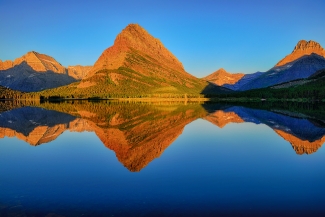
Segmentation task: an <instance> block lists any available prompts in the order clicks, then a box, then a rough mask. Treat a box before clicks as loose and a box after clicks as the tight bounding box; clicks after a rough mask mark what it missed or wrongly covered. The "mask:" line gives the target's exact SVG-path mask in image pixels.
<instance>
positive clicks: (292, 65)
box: [224, 40, 325, 91]
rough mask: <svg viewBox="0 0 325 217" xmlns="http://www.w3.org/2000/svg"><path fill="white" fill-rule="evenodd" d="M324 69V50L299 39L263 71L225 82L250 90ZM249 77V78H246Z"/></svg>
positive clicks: (306, 75) (234, 88)
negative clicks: (271, 66) (268, 68)
mask: <svg viewBox="0 0 325 217" xmlns="http://www.w3.org/2000/svg"><path fill="white" fill-rule="evenodd" d="M320 69H325V51H324V49H323V48H322V47H321V45H320V44H319V43H317V42H314V41H309V42H307V41H305V40H301V41H299V42H298V44H297V45H296V46H295V48H294V50H293V51H292V53H291V54H289V55H288V56H286V57H285V58H283V59H282V60H281V61H279V62H278V63H277V64H276V65H275V66H274V67H273V68H271V69H270V70H269V71H267V72H264V73H260V72H259V73H254V74H250V75H245V76H243V77H242V78H241V79H240V80H238V82H236V83H235V84H232V85H229V84H226V85H224V87H227V88H229V89H232V90H240V91H245V90H250V89H258V88H264V87H269V86H273V85H277V84H281V83H284V82H289V81H293V80H297V79H303V78H308V77H309V76H311V75H312V74H314V73H315V72H316V71H318V70H320ZM248 77H250V79H247V78H248Z"/></svg>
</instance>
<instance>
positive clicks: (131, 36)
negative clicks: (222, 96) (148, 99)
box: [69, 24, 229, 96]
mask: <svg viewBox="0 0 325 217" xmlns="http://www.w3.org/2000/svg"><path fill="white" fill-rule="evenodd" d="M81 89H84V90H81ZM99 90H101V92H99ZM209 90H212V91H213V90H216V91H229V90H227V89H225V88H219V87H216V86H214V85H210V84H209V83H208V82H206V81H203V80H200V79H198V78H196V77H194V76H192V75H190V74H189V73H187V72H186V71H185V70H184V67H183V65H182V63H181V62H180V61H179V60H177V58H176V57H175V56H174V55H173V54H172V53H171V52H170V51H168V50H167V49H166V48H165V47H164V45H163V44H162V43H161V42H160V41H159V40H158V39H156V38H154V37H153V36H151V35H150V34H149V33H148V32H147V31H146V30H145V29H143V28H142V27H141V26H139V25H137V24H130V25H128V26H127V27H126V28H125V29H123V30H122V32H121V33H120V34H118V36H117V37H116V39H115V41H114V45H113V46H112V47H110V48H108V49H106V50H105V51H104V52H103V53H102V55H101V56H100V57H99V59H98V60H97V61H96V63H95V64H94V67H93V68H92V69H91V70H90V72H89V73H88V74H87V76H86V77H85V78H84V79H82V80H81V82H80V84H79V85H78V86H77V89H75V90H73V88H71V89H70V90H69V91H70V92H74V94H77V93H80V92H82V93H90V94H92V95H97V96H100V95H101V93H114V94H117V95H118V94H120V95H140V94H143V93H145V94H175V93H176V94H183V93H188V94H191V93H195V94H199V93H202V92H205V91H209Z"/></svg>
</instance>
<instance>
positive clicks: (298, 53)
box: [275, 40, 325, 66]
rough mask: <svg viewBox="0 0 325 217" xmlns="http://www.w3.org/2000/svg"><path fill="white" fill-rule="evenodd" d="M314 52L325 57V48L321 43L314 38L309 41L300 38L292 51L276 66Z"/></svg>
mask: <svg viewBox="0 0 325 217" xmlns="http://www.w3.org/2000/svg"><path fill="white" fill-rule="evenodd" d="M312 53H315V54H318V55H319V56H322V57H324V58H325V50H324V48H323V47H322V46H321V45H320V44H319V43H317V42H315V41H312V40H310V41H308V42H307V41H306V40H300V41H299V42H298V44H297V45H296V47H295V48H294V50H293V51H292V53H291V54H289V55H287V56H286V57H284V58H283V59H282V60H280V61H279V62H278V63H277V64H276V65H275V66H283V65H285V64H287V63H290V62H293V61H295V60H297V59H299V58H300V57H302V56H305V55H310V54H312Z"/></svg>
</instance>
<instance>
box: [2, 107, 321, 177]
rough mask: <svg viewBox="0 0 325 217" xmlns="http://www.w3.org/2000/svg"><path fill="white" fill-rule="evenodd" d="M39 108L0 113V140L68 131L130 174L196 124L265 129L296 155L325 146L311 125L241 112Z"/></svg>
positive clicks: (37, 138) (36, 139)
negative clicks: (96, 143)
mask: <svg viewBox="0 0 325 217" xmlns="http://www.w3.org/2000/svg"><path fill="white" fill-rule="evenodd" d="M37 106H38V107H22V108H17V109H12V110H9V111H5V112H2V113H0V138H3V137H5V136H8V137H17V138H19V139H21V140H24V141H26V142H28V143H29V144H31V145H40V144H44V143H48V142H50V141H53V140H55V139H56V138H57V137H58V136H59V135H61V134H62V133H63V132H64V131H66V130H69V131H71V132H84V131H90V132H95V133H96V135H97V136H98V137H99V139H100V140H101V141H102V143H103V144H104V145H105V146H106V147H107V148H109V149H111V150H113V151H114V152H115V154H116V157H117V158H118V160H119V161H120V162H121V163H122V164H123V165H124V166H125V167H126V168H128V169H129V170H130V171H140V170H141V169H143V168H144V167H145V166H147V165H148V164H149V163H150V162H151V161H152V160H154V159H155V158H157V157H159V156H160V155H161V154H162V153H163V151H164V150H165V149H166V148H167V147H168V146H169V145H171V144H172V143H173V141H175V140H176V138H177V137H178V136H179V135H181V134H182V132H183V129H184V127H185V126H186V125H187V124H189V123H191V122H192V121H194V120H196V119H198V118H203V119H205V120H207V121H209V122H211V123H213V124H215V125H217V126H218V127H220V128H222V127H225V126H226V125H227V124H229V123H242V122H253V123H256V124H265V125H267V126H269V127H270V128H272V129H273V130H274V131H275V132H276V133H277V134H278V135H279V136H281V137H282V138H284V139H285V140H287V141H288V142H290V143H291V145H292V147H293V148H294V150H295V151H296V153H297V154H304V153H307V154H311V153H313V152H316V151H317V150H318V148H320V147H321V146H322V144H323V143H324V142H325V136H324V135H325V128H324V127H322V125H319V124H318V122H317V121H315V120H310V119H307V118H300V117H293V116H288V114H282V113H279V112H271V111H266V110H259V109H252V108H246V107H243V106H229V105H221V104H205V105H200V104H188V105H185V104H172V105H166V104H141V103H127V104H125V103H124V104H121V103H108V102H102V103H88V102H85V101H73V102H70V103H68V102H66V103H60V104H52V103H44V104H39V105H37ZM10 108H11V107H10Z"/></svg>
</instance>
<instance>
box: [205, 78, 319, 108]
mask: <svg viewBox="0 0 325 217" xmlns="http://www.w3.org/2000/svg"><path fill="white" fill-rule="evenodd" d="M305 81H306V82H304V83H303V84H301V85H295V86H291V87H288V88H273V87H269V88H261V89H253V90H248V91H242V92H233V93H228V94H223V95H211V94H210V95H206V97H209V98H217V99H218V100H224V101H225V100H226V101H247V102H248V101H261V99H263V100H267V101H279V100H280V101H294V102H311V101H324V100H325V77H321V78H318V79H305Z"/></svg>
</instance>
